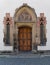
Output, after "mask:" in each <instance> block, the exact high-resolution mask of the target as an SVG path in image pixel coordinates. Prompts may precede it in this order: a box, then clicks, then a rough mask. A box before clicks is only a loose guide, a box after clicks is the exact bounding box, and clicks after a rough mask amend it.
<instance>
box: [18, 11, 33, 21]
mask: <svg viewBox="0 0 50 65" xmlns="http://www.w3.org/2000/svg"><path fill="white" fill-rule="evenodd" d="M31 20H32V17H31V15H30V14H29V13H28V12H27V11H23V12H22V13H21V14H20V15H19V17H18V21H31Z"/></svg>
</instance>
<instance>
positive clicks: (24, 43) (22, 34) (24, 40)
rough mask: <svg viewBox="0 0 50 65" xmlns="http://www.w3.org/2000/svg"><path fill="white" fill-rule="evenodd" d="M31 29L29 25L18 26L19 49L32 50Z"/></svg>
mask: <svg viewBox="0 0 50 65" xmlns="http://www.w3.org/2000/svg"><path fill="white" fill-rule="evenodd" d="M31 37H32V29H31V28H30V27H20V28H19V34H18V38H19V51H31V50H32V38H31Z"/></svg>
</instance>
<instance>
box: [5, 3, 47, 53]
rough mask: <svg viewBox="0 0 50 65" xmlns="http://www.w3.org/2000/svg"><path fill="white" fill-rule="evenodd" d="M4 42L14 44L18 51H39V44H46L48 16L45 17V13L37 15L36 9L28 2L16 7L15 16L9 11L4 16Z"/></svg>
mask: <svg viewBox="0 0 50 65" xmlns="http://www.w3.org/2000/svg"><path fill="white" fill-rule="evenodd" d="M7 24H9V26H7ZM7 30H8V31H7ZM6 41H7V42H6ZM4 44H5V45H9V46H10V45H12V46H13V49H14V51H16V52H18V51H32V52H33V51H34V50H36V51H37V46H38V45H43V46H44V45H46V17H44V13H41V14H40V17H37V15H36V13H35V10H34V9H33V8H31V7H30V6H28V5H27V4H24V5H22V6H21V7H19V8H18V9H16V11H15V14H14V17H13V18H12V17H10V14H9V13H7V14H6V17H4Z"/></svg>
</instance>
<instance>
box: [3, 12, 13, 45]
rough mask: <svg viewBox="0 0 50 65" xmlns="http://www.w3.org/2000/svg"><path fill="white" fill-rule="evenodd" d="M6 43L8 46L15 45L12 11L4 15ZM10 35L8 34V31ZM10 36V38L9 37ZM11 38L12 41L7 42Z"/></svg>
mask: <svg viewBox="0 0 50 65" xmlns="http://www.w3.org/2000/svg"><path fill="white" fill-rule="evenodd" d="M3 23H4V39H3V41H4V44H5V45H6V46H7V45H8V46H11V45H13V19H12V17H11V16H10V13H6V16H5V17H4V21H3ZM7 27H9V30H8V29H7ZM7 31H8V32H9V35H8V36H7V34H8V32H7ZM9 37H10V38H9ZM9 39H10V42H9V41H8V42H6V41H7V40H9Z"/></svg>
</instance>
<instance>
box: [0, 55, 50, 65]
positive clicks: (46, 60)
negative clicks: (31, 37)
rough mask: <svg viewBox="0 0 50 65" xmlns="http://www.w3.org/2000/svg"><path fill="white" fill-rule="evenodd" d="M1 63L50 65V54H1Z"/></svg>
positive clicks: (10, 64)
mask: <svg viewBox="0 0 50 65" xmlns="http://www.w3.org/2000/svg"><path fill="white" fill-rule="evenodd" d="M0 65H50V56H43V55H41V56H37V55H34V56H32V55H30V57H29V56H28V57H27V56H26V55H22V56H21V55H20V57H19V55H18V56H9V55H3V56H0Z"/></svg>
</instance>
